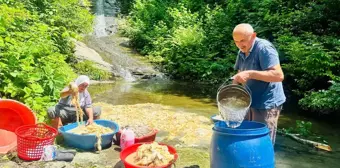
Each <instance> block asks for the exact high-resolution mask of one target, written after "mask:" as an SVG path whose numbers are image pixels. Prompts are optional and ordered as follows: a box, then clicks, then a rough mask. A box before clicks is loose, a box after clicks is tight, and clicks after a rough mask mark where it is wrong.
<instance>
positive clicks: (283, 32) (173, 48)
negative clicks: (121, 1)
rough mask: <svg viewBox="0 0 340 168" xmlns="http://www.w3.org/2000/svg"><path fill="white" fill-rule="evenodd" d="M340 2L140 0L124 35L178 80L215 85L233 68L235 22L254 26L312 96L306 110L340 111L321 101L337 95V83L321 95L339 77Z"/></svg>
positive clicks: (289, 76) (289, 75)
mask: <svg viewBox="0 0 340 168" xmlns="http://www.w3.org/2000/svg"><path fill="white" fill-rule="evenodd" d="M339 5H340V1H338V0H326V1H322V2H321V1H293V0H288V1H277V0H274V1H246V0H230V1H217V0H205V1H203V0H198V1H197V0H182V1H173V0H166V1H160V0H136V1H135V2H134V3H133V5H132V8H131V11H129V12H127V13H129V16H128V17H127V20H128V27H127V28H126V29H125V30H124V33H125V35H127V36H128V37H130V38H131V40H132V44H133V45H134V47H136V48H137V50H138V51H140V52H141V53H142V54H143V55H148V57H149V58H150V59H151V60H152V61H153V62H157V63H159V64H160V65H161V66H162V67H163V68H165V70H166V72H167V73H168V74H170V75H171V76H172V77H173V78H177V79H186V80H195V81H205V82H210V83H217V82H221V81H222V80H224V79H226V78H228V77H229V76H231V75H233V74H234V73H235V71H234V69H233V65H234V62H235V58H236V54H237V48H236V46H235V44H234V42H233V39H232V36H231V34H232V30H233V28H234V26H235V25H237V24H239V23H250V24H252V25H253V27H254V28H255V31H256V32H257V34H258V36H259V37H261V38H265V39H268V40H270V41H272V42H273V43H274V44H275V46H276V47H277V49H278V51H279V53H280V58H281V60H282V61H281V63H282V67H283V70H284V73H285V77H286V78H285V80H286V83H287V84H288V86H289V88H292V89H293V90H294V93H295V94H296V95H297V96H299V97H301V98H303V97H304V96H307V97H306V99H302V100H301V102H300V105H302V106H303V108H305V109H310V110H312V111H317V110H321V108H326V109H325V110H326V111H329V109H327V108H328V107H329V108H332V109H333V111H336V110H337V111H339V110H340V109H339V108H338V107H337V106H334V105H332V104H328V102H330V100H334V98H330V100H329V101H328V100H327V101H325V99H323V98H321V97H324V98H326V95H331V94H334V92H335V90H334V87H336V86H333V87H331V88H332V89H331V88H330V90H329V92H327V91H320V92H318V90H322V89H327V88H328V87H329V86H330V84H329V83H328V82H327V81H329V80H335V79H336V78H338V77H339V76H340V71H339V68H340V61H339V59H340V56H339V51H340V41H339V40H338V39H339V36H340V33H339V31H338V30H339V29H340V18H339V17H337V16H339V15H340V10H338V9H337V6H339ZM312 91H316V92H315V93H312ZM324 92H325V93H324ZM307 100H308V101H307ZM321 100H323V101H321ZM312 102H313V103H312ZM316 102H320V103H316ZM321 102H323V103H325V104H324V105H322V107H321ZM326 104H327V105H326ZM328 105H329V106H328ZM334 109H336V110H334Z"/></svg>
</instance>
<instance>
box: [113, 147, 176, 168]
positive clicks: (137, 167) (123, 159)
mask: <svg viewBox="0 0 340 168" xmlns="http://www.w3.org/2000/svg"><path fill="white" fill-rule="evenodd" d="M151 143H152V142H143V143H135V144H133V145H131V146H129V147H127V148H125V149H124V150H127V149H130V148H132V147H135V146H137V148H138V147H139V146H141V145H143V144H151ZM157 143H158V142H157ZM158 144H159V145H164V146H166V147H167V148H168V150H169V148H170V149H171V150H173V151H174V152H175V153H174V154H173V155H174V160H173V161H171V162H170V163H169V164H167V165H164V166H158V167H150V168H164V167H169V166H171V165H172V164H174V163H175V162H176V160H177V159H178V153H177V150H176V149H175V148H174V147H172V146H170V145H167V144H164V143H158ZM124 150H122V151H121V152H120V154H119V157H120V160H122V162H123V164H127V165H128V166H130V167H135V168H148V167H147V166H136V165H132V164H130V163H128V162H126V161H125V159H126V157H125V158H123V156H122V155H123V151H124ZM134 152H135V151H134ZM132 153H133V152H132ZM130 154H131V153H130Z"/></svg>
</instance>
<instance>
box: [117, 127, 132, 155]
mask: <svg viewBox="0 0 340 168" xmlns="http://www.w3.org/2000/svg"><path fill="white" fill-rule="evenodd" d="M134 143H135V133H134V132H133V131H132V130H131V129H129V128H124V129H123V131H122V134H121V136H120V148H121V149H122V150H123V149H125V148H127V147H129V146H131V145H133V144H134Z"/></svg>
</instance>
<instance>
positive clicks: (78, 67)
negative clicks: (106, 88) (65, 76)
mask: <svg viewBox="0 0 340 168" xmlns="http://www.w3.org/2000/svg"><path fill="white" fill-rule="evenodd" d="M74 69H75V71H76V73H77V74H85V75H87V76H88V77H89V78H90V79H91V80H108V79H110V78H111V77H112V75H111V73H110V72H107V71H104V70H101V69H98V68H97V67H96V66H95V64H94V63H93V62H91V61H88V60H85V61H81V62H78V63H76V64H75V65H74Z"/></svg>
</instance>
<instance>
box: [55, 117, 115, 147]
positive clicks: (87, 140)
mask: <svg viewBox="0 0 340 168" xmlns="http://www.w3.org/2000/svg"><path fill="white" fill-rule="evenodd" d="M94 122H95V123H96V124H98V125H102V126H104V127H109V128H111V129H112V133H108V134H103V135H102V136H101V138H102V139H101V141H102V143H101V146H102V148H103V149H105V148H108V147H110V146H111V145H112V139H113V135H114V134H116V133H117V132H118V131H119V126H118V124H117V123H115V122H113V121H110V120H94ZM77 126H78V123H72V124H68V125H65V126H63V127H61V128H59V132H60V133H61V134H62V135H63V137H64V142H65V144H66V145H67V146H69V147H74V148H78V149H83V150H94V149H96V143H97V137H96V135H94V134H91V135H79V134H74V133H71V132H68V131H69V130H71V129H74V128H76V127H77Z"/></svg>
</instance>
